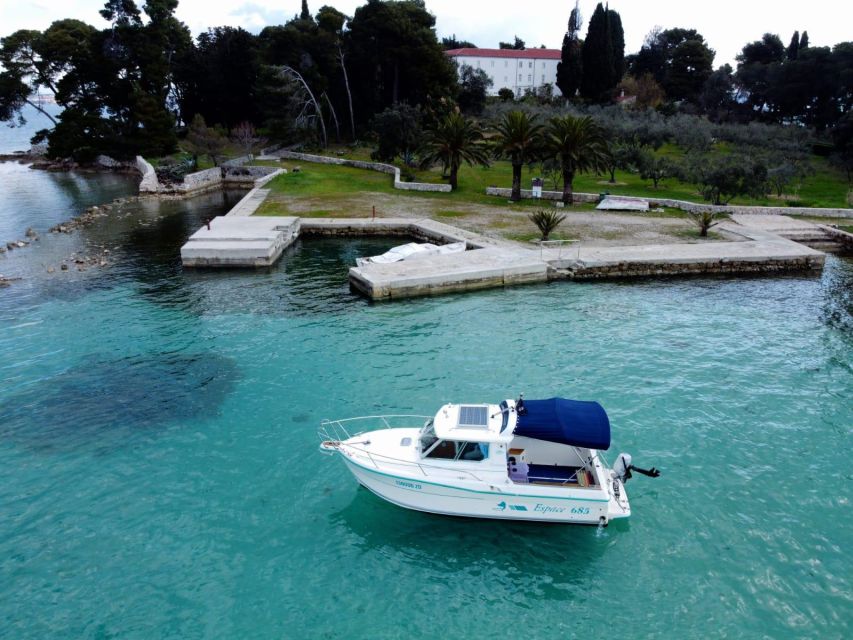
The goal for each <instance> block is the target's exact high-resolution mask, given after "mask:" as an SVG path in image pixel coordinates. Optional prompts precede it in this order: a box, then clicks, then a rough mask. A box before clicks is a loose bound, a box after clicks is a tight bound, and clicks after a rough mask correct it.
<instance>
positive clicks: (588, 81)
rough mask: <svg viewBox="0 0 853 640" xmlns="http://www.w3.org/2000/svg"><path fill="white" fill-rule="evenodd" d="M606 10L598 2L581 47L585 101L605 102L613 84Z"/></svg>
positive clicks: (582, 85)
mask: <svg viewBox="0 0 853 640" xmlns="http://www.w3.org/2000/svg"><path fill="white" fill-rule="evenodd" d="M609 22H610V21H609V20H608V16H607V10H606V9H605V8H604V5H602V4H601V3H600V2H599V3H598V5H597V6H596V7H595V11H594V12H593V14H592V18H590V19H589V27H588V28H587V31H586V39H585V40H584V42H583V47H581V59H582V61H583V78H582V79H581V95H582V96H583V97H584V98H586V99H587V100H593V101H595V102H600V101H603V100H606V98H607V93H608V91H609V90H610V89H612V88H613V87H614V86H615V84H614V83H613V41H612V39H611V35H610V27H609Z"/></svg>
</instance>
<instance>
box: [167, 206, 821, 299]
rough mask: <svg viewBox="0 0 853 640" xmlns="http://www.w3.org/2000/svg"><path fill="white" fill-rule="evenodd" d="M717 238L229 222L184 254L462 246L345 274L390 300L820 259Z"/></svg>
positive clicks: (740, 228)
mask: <svg viewBox="0 0 853 640" xmlns="http://www.w3.org/2000/svg"><path fill="white" fill-rule="evenodd" d="M718 229H719V230H720V231H723V232H724V233H725V234H727V235H728V236H729V237H733V238H736V237H741V238H743V240H742V241H731V242H705V243H697V244H668V245H640V246H615V247H601V246H599V247H596V246H583V245H576V246H572V247H570V248H563V249H552V248H544V247H543V248H535V249H533V248H527V247H525V246H523V245H519V244H517V243H512V242H509V241H506V240H503V239H500V238H492V237H488V236H484V235H481V234H477V233H473V232H470V231H465V230H463V229H458V228H456V227H453V226H451V225H447V224H444V223H441V222H436V221H434V220H430V219H420V220H418V219H410V218H379V219H372V218H294V217H250V216H230V217H220V218H216V219H214V220H213V222H212V223H211V225H210V229H207V228H206V227H205V228H202V229H201V230H199V231H198V232H196V233H195V234H193V235H192V236H191V237H190V239H189V241H188V242H187V243H186V244H185V245H184V246H183V247H182V249H181V258H182V260H183V263H184V265H185V266H188V267H266V266H270V265H272V264H273V263H274V262H275V261H276V260H277V259H278V258H279V256H280V255H281V253H282V251H283V250H284V249H285V248H286V247H287V246H288V245H289V244H291V243H292V242H293V241H294V240H295V239H296V238H298V237H300V236H301V235H306V236H312V235H320V236H365V235H398V236H403V237H407V238H415V239H416V240H420V241H426V242H434V243H439V244H440V243H450V242H465V243H466V245H467V249H468V250H467V251H465V252H463V253H456V254H447V255H435V256H428V257H424V258H420V259H418V260H411V261H403V262H396V263H392V264H366V265H365V266H363V267H352V268H351V269H350V270H349V280H350V283H351V285H352V286H353V288H354V289H356V290H358V291H360V292H361V293H363V294H364V295H366V296H368V297H370V298H372V299H374V300H388V299H398V298H407V297H413V296H422V295H435V294H441V293H449V292H454V291H468V290H474V289H485V288H489V287H503V286H510V285H518V284H529V283H536V282H547V281H549V280H558V279H577V280H591V279H602V278H626V277H643V276H668V275H686V274H715V273H718V274H736V273H760V272H767V273H772V272H782V271H810V270H819V269H821V268H822V267H823V263H824V258H825V255H824V254H823V253H822V252H821V251H817V250H814V249H811V248H809V247H807V246H804V245H802V244H798V243H797V242H793V241H792V240H788V239H787V238H784V237H782V236H780V235H777V234H776V233H771V232H769V231H766V230H764V229H761V228H757V227H747V226H744V225H740V224H737V223H736V222H732V221H728V222H725V223H723V224H721V225H719V227H718Z"/></svg>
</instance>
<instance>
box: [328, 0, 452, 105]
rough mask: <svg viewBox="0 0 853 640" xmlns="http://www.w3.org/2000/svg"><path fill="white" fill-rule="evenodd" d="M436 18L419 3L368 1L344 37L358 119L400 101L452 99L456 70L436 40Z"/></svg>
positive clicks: (358, 12) (416, 1) (355, 15)
mask: <svg viewBox="0 0 853 640" xmlns="http://www.w3.org/2000/svg"><path fill="white" fill-rule="evenodd" d="M434 27H435V17H434V16H433V15H432V14H430V13H429V12H428V11H427V10H426V8H425V6H424V4H423V2H420V1H418V0H400V1H398V2H376V1H373V2H368V3H367V4H364V5H362V6H360V7H359V8H358V9H356V10H355V14H354V15H353V17H352V19H351V20H350V21H349V29H348V30H347V31H346V33H345V34H344V45H345V49H346V50H347V61H348V62H347V64H348V69H349V84H350V87H351V89H352V99H353V103H354V106H355V114H356V119H357V120H358V119H361V120H362V122H367V121H369V119H370V118H371V117H372V115H373V114H376V113H379V112H381V111H382V110H384V109H385V108H387V107H389V106H391V105H392V104H396V103H398V102H408V103H409V104H412V105H422V104H425V103H426V102H427V97H428V96H435V97H441V96H453V95H454V94H455V92H456V69H455V68H454V65H453V63H452V62H451V61H450V60H449V59H448V58H447V56H446V55H445V54H444V51H443V49H442V47H441V44H439V42H438V40H437V39H436V35H435V30H434Z"/></svg>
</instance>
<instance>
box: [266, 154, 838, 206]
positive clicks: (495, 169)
mask: <svg viewBox="0 0 853 640" xmlns="http://www.w3.org/2000/svg"><path fill="white" fill-rule="evenodd" d="M721 152H724V151H721ZM326 153H329V154H336V155H338V156H339V157H345V158H349V159H356V160H369V159H370V148H369V147H355V148H352V147H341V148H333V149H330V150H329V151H327V152H326ZM659 153H661V154H662V155H667V156H673V157H674V156H678V155H681V152H680V150H679V149H678V147H675V146H674V145H664V147H662V148H661V150H660V152H659ZM812 162H813V165H814V168H815V173H813V174H812V175H810V176H808V177H807V178H806V179H805V180H803V182H802V184H801V185H799V187H798V188H797V189H796V194H794V195H791V196H787V197H786V198H783V199H780V198H777V197H775V196H768V197H765V198H735V199H734V200H732V202H731V204H744V205H763V206H780V205H781V206H785V204H786V203H788V202H789V201H790V203H791V204H792V205H799V206H809V207H847V206H848V204H847V198H848V185H847V181H846V179H845V177H844V176H843V175H842V174H841V172H839V171H837V170H835V169H834V168H832V167H830V166H829V164H828V163H827V161H826V159H824V158H818V157H815V158H813V160H812ZM271 164H276V165H277V166H283V167H285V168H288V169H290V168H292V167H294V166H299V167H301V168H302V169H303V172H302V173H299V174H292V173H289V174H288V175H286V176H282V177H279V178H277V179H276V180H274V181H273V183H271V188H272V190H273V192H278V193H289V194H292V195H300V196H307V195H312V196H322V197H326V198H332V199H334V198H336V197H339V196H345V195H346V194H352V193H356V192H358V193H363V192H365V191H372V192H380V193H392V192H393V193H397V194H400V193H407V192H401V191H395V190H393V187H392V179H391V177H390V176H388V175H385V174H381V173H377V172H372V171H365V170H361V169H353V168H349V167H335V166H332V165H318V164H313V163H306V162H291V161H287V162H283V163H271ZM406 173H409V174H410V175H411V176H412V177H413V179H414V180H416V181H419V182H434V183H441V182H443V180H442V177H441V172H440V171H439V170H437V169H431V170H419V169H406V168H404V169H403V174H404V175H405V174H406ZM538 175H540V174H539V171H538V169H537V168H534V169H532V170H530V169H527V168H525V169H524V174H523V178H522V184H523V185H524V186H525V187H528V186H529V185H530V181H531V180H532V179H533V178H534V177H537V176H538ZM608 179H609V176H597V175H580V176H577V177H576V178H575V183H574V188H575V191H577V192H581V193H603V192H608V193H613V194H618V195H634V196H643V197H646V198H650V199H655V198H672V199H677V200H688V201H692V202H702V198H701V196H700V195H699V193H698V192H697V191H696V187H695V186H694V185H692V184H687V183H682V182H680V181H678V180H675V179H669V180H666V181H664V182H663V183H662V184H661V185H660V186H659V187H658V188H657V189H655V188H654V187H653V186H652V183H651V182H650V181H646V180H643V179H641V178H640V176H639V175H638V174H634V173H629V172H624V171H617V172H616V183H615V184H611V183H609V182H608ZM511 182H512V167H511V166H510V164H509V163H508V162H506V161H495V162H493V163H492V165H491V166H490V167H480V166H475V167H469V166H467V165H466V166H463V167H462V168H461V169H460V171H459V188H458V189H457V190H456V191H455V192H453V193H449V194H447V193H420V192H408V193H410V194H412V195H415V196H417V197H421V198H423V197H427V198H435V199H437V200H444V201H446V203H447V204H446V205H444V206H442V208H443V209H447V210H453V206H452V203H453V202H469V203H480V204H496V203H503V200H502V199H499V198H494V197H492V196H487V195H485V190H486V187H488V186H504V187H508V186H509V185H510V184H511ZM545 188H546V189H548V190H559V188H560V186H559V185H554V184H553V182H551V181H550V180H546V184H545ZM513 206H518V207H532V208H536V207H541V206H542V204H541V203H536V202H530V201H526V202H524V203H519V204H517V205H513Z"/></svg>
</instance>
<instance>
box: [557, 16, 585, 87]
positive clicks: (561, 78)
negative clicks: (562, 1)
mask: <svg viewBox="0 0 853 640" xmlns="http://www.w3.org/2000/svg"><path fill="white" fill-rule="evenodd" d="M582 23H583V21H582V18H581V12H580V8H579V7H578V2H577V1H576V2H575V8H574V9H572V13H571V15H570V16H569V28H568V31H566V35H565V36H563V49H562V51H561V53H560V62H558V63H557V86H558V87H559V88H560V92H561V93H562V94H563V97H564V98H567V99H571V98H574V97H575V94H577V92H578V89H580V86H581V78H582V77H583V61H582V60H581V40H580V30H581V25H582Z"/></svg>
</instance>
